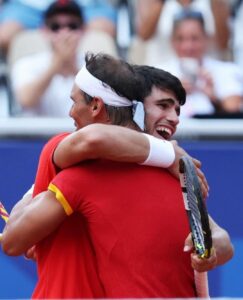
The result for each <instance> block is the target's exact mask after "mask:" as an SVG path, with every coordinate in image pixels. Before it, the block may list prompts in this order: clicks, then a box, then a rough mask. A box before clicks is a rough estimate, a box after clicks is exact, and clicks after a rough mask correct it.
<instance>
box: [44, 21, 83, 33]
mask: <svg viewBox="0 0 243 300" xmlns="http://www.w3.org/2000/svg"><path fill="white" fill-rule="evenodd" d="M48 27H49V28H50V30H51V31H53V32H57V31H59V30H60V29H63V28H68V29H70V30H78V29H79V28H80V23H77V22H70V23H66V24H60V23H56V22H53V23H50V24H48Z"/></svg>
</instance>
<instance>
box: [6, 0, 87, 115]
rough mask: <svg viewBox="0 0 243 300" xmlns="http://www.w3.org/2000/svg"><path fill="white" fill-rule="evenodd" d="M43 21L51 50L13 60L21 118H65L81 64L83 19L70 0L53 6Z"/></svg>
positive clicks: (78, 8) (16, 94) (13, 84)
mask: <svg viewBox="0 0 243 300" xmlns="http://www.w3.org/2000/svg"><path fill="white" fill-rule="evenodd" d="M44 19H45V27H44V28H43V35H44V36H45V38H46V39H47V40H48V41H49V42H50V48H49V49H48V50H46V51H44V52H38V53H36V54H34V55H29V56H25V57H22V58H21V59H19V60H18V61H16V63H15V64H14V65H13V68H12V72H11V79H12V86H13V91H14V94H15V99H16V101H17V102H18V103H19V104H20V105H21V107H22V108H23V114H24V115H31V116H33V115H39V116H52V117H67V116H68V112H69V109H70V106H71V101H70V102H69V101H67V99H69V95H70V91H71V88H72V83H73V80H74V76H75V74H76V73H77V72H78V70H79V68H80V67H81V66H82V64H83V54H82V53H80V52H79V51H78V49H79V43H80V39H81V38H82V34H83V26H84V25H83V17H82V13H81V10H80V7H79V6H78V5H77V3H76V2H74V1H72V0H70V1H56V2H54V3H52V4H51V5H50V6H49V8H48V9H47V11H46V12H45V15H44Z"/></svg>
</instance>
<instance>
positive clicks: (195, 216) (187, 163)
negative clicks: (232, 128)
mask: <svg viewBox="0 0 243 300" xmlns="http://www.w3.org/2000/svg"><path fill="white" fill-rule="evenodd" d="M179 174H180V183H181V188H182V194H183V200H184V205H185V209H186V212H187V216H188V220H189V225H190V229H191V235H192V241H193V245H194V248H195V251H196V253H197V255H198V256H199V257H200V258H202V259H204V258H208V257H210V255H211V251H212V235H211V229H210V226H209V218H208V213H207V208H206V205H205V202H204V200H203V196H202V192H201V187H200V184H199V180H198V177H197V174H196V169H195V167H194V164H193V161H192V159H191V158H190V157H188V156H183V157H182V158H181V159H180V161H179ZM195 285H196V290H197V294H198V297H203V298H209V291H208V278H207V272H201V273H199V272H197V271H195Z"/></svg>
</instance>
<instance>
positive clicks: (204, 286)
mask: <svg viewBox="0 0 243 300" xmlns="http://www.w3.org/2000/svg"><path fill="white" fill-rule="evenodd" d="M194 278H195V286H196V291H197V296H198V297H199V298H204V299H210V296H209V290H208V273H207V272H197V271H194Z"/></svg>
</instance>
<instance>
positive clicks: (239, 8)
mask: <svg viewBox="0 0 243 300" xmlns="http://www.w3.org/2000/svg"><path fill="white" fill-rule="evenodd" d="M231 1H233V0H231ZM242 28H243V0H234V1H233V3H232V48H233V58H234V61H235V62H236V63H237V64H238V65H239V66H240V67H241V69H243V35H242V32H241V31H242Z"/></svg>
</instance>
